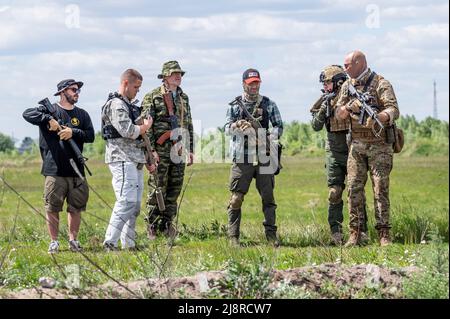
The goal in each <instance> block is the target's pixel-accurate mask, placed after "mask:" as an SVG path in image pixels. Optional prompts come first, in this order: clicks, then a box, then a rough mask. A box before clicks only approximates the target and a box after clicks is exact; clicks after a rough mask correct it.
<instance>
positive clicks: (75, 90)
mask: <svg viewBox="0 0 450 319" xmlns="http://www.w3.org/2000/svg"><path fill="white" fill-rule="evenodd" d="M68 90H70V91H72V92H73V93H75V94H80V92H81V89H77V88H68Z"/></svg>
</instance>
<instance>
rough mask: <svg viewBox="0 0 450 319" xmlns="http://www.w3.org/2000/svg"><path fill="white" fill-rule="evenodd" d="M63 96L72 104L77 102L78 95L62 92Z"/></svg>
mask: <svg viewBox="0 0 450 319" xmlns="http://www.w3.org/2000/svg"><path fill="white" fill-rule="evenodd" d="M64 96H65V97H66V100H67V102H69V103H70V104H72V105H73V104H75V103H77V102H78V95H74V96H70V95H68V94H67V93H65V92H64Z"/></svg>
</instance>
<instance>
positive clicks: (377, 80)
mask: <svg viewBox="0 0 450 319" xmlns="http://www.w3.org/2000/svg"><path fill="white" fill-rule="evenodd" d="M344 67H345V71H346V72H347V74H348V75H349V76H350V79H349V80H347V81H346V82H345V83H344V84H343V85H342V89H341V94H340V96H339V100H338V102H337V116H338V118H340V119H341V120H344V119H347V118H350V119H351V126H350V138H351V144H350V150H349V158H348V163H347V168H348V183H349V190H348V203H349V213H350V238H349V240H348V242H347V243H346V246H354V245H358V244H361V231H362V229H363V226H364V200H365V194H364V186H365V184H366V182H367V173H369V175H370V178H371V180H372V189H373V193H374V204H375V219H376V226H375V228H376V229H377V231H378V235H379V239H380V244H381V246H386V245H389V244H390V243H391V240H390V237H389V229H390V227H391V226H390V224H389V205H390V204H389V174H390V172H391V170H392V157H393V142H394V141H393V140H391V138H390V136H392V134H389V132H390V131H389V130H391V129H392V125H393V124H394V121H395V120H396V119H397V118H398V117H399V109H398V104H397V99H396V97H395V93H394V90H393V88H392V85H391V84H390V83H389V81H387V80H386V79H384V78H383V77H382V76H380V75H378V74H376V73H375V72H373V71H371V70H370V69H369V68H368V67H367V62H366V57H365V55H364V54H363V53H362V52H360V51H354V52H351V53H349V54H348V55H347V57H346V58H345V61H344ZM350 84H352V85H353V86H354V87H355V88H356V90H357V91H359V92H362V93H363V92H367V93H368V94H369V96H370V100H369V102H368V104H369V105H372V106H373V107H374V109H375V110H376V113H377V117H378V119H379V120H380V121H381V122H382V123H383V125H384V126H385V129H383V130H382V131H381V134H375V133H376V132H377V130H376V128H375V126H374V125H375V122H374V120H373V119H372V118H370V117H369V118H368V120H367V121H366V122H365V123H363V124H362V125H360V124H359V123H358V118H359V115H360V112H361V105H362V104H361V102H360V101H359V100H358V99H355V98H354V97H353V96H351V94H350V92H349V85H350ZM377 135H378V136H377Z"/></svg>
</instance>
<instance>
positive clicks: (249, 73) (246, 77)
mask: <svg viewBox="0 0 450 319" xmlns="http://www.w3.org/2000/svg"><path fill="white" fill-rule="evenodd" d="M242 81H244V82H245V83H246V84H250V83H252V82H261V75H260V74H259V71H258V70H256V69H248V70H245V72H244V74H242Z"/></svg>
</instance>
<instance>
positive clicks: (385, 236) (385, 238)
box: [378, 228, 392, 247]
mask: <svg viewBox="0 0 450 319" xmlns="http://www.w3.org/2000/svg"><path fill="white" fill-rule="evenodd" d="M378 237H379V238H380V246H381V247H385V246H389V245H390V244H392V241H391V238H390V236H389V229H388V228H382V229H379V230H378Z"/></svg>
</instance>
